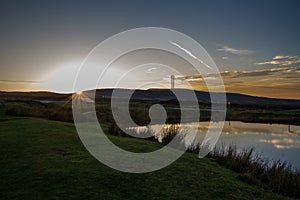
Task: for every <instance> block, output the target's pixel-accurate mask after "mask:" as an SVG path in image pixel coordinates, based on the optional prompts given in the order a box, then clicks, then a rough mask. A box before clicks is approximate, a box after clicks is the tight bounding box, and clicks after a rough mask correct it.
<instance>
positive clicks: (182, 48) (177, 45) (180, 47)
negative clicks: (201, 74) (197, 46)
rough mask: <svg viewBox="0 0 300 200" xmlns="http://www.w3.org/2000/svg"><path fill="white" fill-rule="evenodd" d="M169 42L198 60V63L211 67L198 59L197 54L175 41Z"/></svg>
mask: <svg viewBox="0 0 300 200" xmlns="http://www.w3.org/2000/svg"><path fill="white" fill-rule="evenodd" d="M170 43H171V44H172V45H174V46H176V47H178V48H179V49H181V50H182V51H184V52H185V53H187V54H188V55H190V56H191V57H192V58H194V59H195V60H198V61H199V62H200V63H202V64H203V65H204V66H205V67H207V68H209V69H211V67H210V66H209V65H208V64H206V63H204V62H203V61H202V60H201V59H199V58H198V57H197V56H195V55H194V54H193V53H192V52H190V51H189V50H187V49H185V48H184V47H182V46H180V45H179V44H177V43H176V42H172V41H170Z"/></svg>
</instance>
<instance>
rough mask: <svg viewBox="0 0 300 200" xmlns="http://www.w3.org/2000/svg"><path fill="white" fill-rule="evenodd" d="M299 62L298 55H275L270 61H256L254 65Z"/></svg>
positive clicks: (299, 57) (281, 64) (285, 64)
mask: <svg viewBox="0 0 300 200" xmlns="http://www.w3.org/2000/svg"><path fill="white" fill-rule="evenodd" d="M298 63H300V56H283V55H279V56H275V57H274V58H272V60H270V61H264V62H258V63H256V65H279V66H289V65H294V64H298Z"/></svg>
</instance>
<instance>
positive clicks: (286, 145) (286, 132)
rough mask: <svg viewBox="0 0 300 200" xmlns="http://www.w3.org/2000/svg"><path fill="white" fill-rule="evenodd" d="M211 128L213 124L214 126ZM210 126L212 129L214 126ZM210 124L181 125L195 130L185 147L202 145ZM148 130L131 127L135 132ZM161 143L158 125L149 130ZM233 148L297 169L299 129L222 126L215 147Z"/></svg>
mask: <svg viewBox="0 0 300 200" xmlns="http://www.w3.org/2000/svg"><path fill="white" fill-rule="evenodd" d="M213 124H214V123H213ZM213 124H212V126H213ZM209 125H210V123H209V122H194V123H188V124H184V126H185V127H190V128H198V130H199V131H198V133H197V135H196V137H195V139H194V140H193V142H185V143H187V144H188V145H195V144H201V143H202V141H203V139H204V136H205V134H206V132H207V130H208V127H209ZM146 128H147V127H134V128H130V129H135V130H136V131H137V132H140V131H142V130H145V129H146ZM149 128H150V129H152V130H154V131H155V132H156V133H157V134H156V137H157V138H158V140H159V141H161V139H162V137H163V136H162V135H163V134H162V131H159V130H161V125H152V126H151V127H149ZM221 145H225V146H227V145H235V146H236V147H237V148H238V149H243V148H251V147H253V148H254V151H255V153H258V154H260V156H261V157H263V158H266V159H268V160H278V159H279V160H281V161H287V162H289V163H291V164H292V165H293V166H295V167H296V168H298V169H300V126H294V125H290V126H289V125H281V124H259V123H243V122H238V121H233V122H228V121H227V122H225V123H224V127H223V130H222V133H221V135H220V137H219V140H218V142H217V144H216V146H221Z"/></svg>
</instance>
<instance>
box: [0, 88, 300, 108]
mask: <svg viewBox="0 0 300 200" xmlns="http://www.w3.org/2000/svg"><path fill="white" fill-rule="evenodd" d="M115 90H117V91H118V94H119V95H118V98H124V96H126V94H128V93H131V92H133V90H130V89H115ZM112 91H113V89H97V90H96V97H97V98H102V97H105V98H110V97H111V94H112ZM175 91H176V92H177V93H180V94H182V96H186V100H189V98H188V94H190V91H189V90H186V89H175ZM87 93H88V92H87ZM195 94H196V96H197V98H198V101H199V102H201V103H209V102H210V95H209V93H208V92H201V91H195ZM215 94H220V93H215ZM70 96H71V94H58V93H52V92H0V100H4V101H5V100H36V101H41V100H43V101H46V100H49V101H65V100H67V99H68V98H70ZM226 97H227V101H230V103H231V104H238V105H244V104H247V105H276V106H280V105H284V106H297V107H298V106H299V107H300V100H295V99H278V98H265V97H257V96H250V95H244V94H236V93H227V94H226ZM131 99H133V100H154V101H170V100H174V99H176V96H175V95H174V94H173V92H172V91H170V90H168V89H149V90H135V91H134V93H133V95H132V97H131Z"/></svg>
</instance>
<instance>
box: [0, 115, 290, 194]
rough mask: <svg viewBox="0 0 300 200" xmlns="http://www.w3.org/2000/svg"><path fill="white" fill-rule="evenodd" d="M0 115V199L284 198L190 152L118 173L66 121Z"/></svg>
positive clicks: (151, 145)
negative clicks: (143, 169) (145, 169)
mask: <svg viewBox="0 0 300 200" xmlns="http://www.w3.org/2000/svg"><path fill="white" fill-rule="evenodd" d="M1 112H2V111H1V110H0V113H1ZM0 119H1V120H0V138H1V139H0V146H1V160H0V164H1V167H0V193H1V196H0V198H1V199H83V198H84V199H271V198H272V199H286V197H283V196H280V195H277V194H274V193H272V192H270V191H266V190H264V189H262V188H260V187H256V186H253V185H249V184H246V183H244V182H242V181H241V180H239V175H238V173H235V172H233V171H231V170H228V169H226V168H224V167H222V166H220V165H218V164H217V163H216V162H212V161H210V160H209V159H199V158H197V156H196V155H195V154H192V153H185V154H184V155H183V156H182V157H181V158H180V159H178V160H177V161H176V162H174V163H173V164H171V165H170V166H168V167H166V168H164V169H162V170H159V171H155V172H151V173H146V174H129V173H123V172H120V171H116V170H113V169H111V168H109V167H107V166H105V165H103V164H101V163H100V162H98V161H97V160H95V159H94V158H93V157H92V156H91V155H90V154H89V153H88V152H87V151H86V149H85V148H84V147H83V145H82V144H81V141H80V140H79V138H78V136H77V133H76V130H75V127H74V125H73V124H71V123H65V122H57V121H50V120H46V119H38V118H26V117H20V118H17V117H8V116H3V115H2V116H0ZM104 128H105V129H107V127H104ZM108 137H109V139H110V140H112V141H113V142H114V143H115V144H117V145H119V146H120V147H121V148H124V149H127V150H130V151H138V152H140V151H141V150H143V151H153V150H155V149H158V148H160V147H161V146H160V144H158V143H156V142H151V141H147V140H138V139H133V138H127V137H117V136H111V135H109V136H108Z"/></svg>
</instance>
